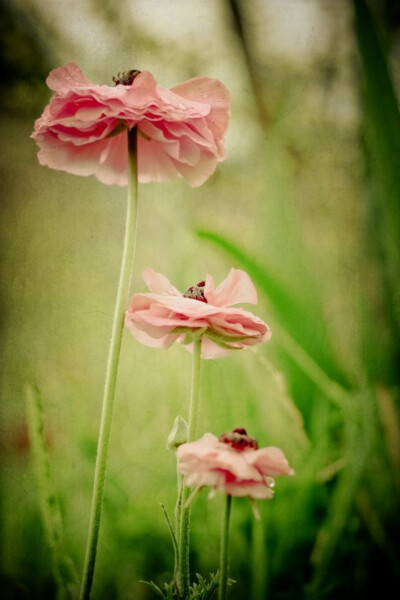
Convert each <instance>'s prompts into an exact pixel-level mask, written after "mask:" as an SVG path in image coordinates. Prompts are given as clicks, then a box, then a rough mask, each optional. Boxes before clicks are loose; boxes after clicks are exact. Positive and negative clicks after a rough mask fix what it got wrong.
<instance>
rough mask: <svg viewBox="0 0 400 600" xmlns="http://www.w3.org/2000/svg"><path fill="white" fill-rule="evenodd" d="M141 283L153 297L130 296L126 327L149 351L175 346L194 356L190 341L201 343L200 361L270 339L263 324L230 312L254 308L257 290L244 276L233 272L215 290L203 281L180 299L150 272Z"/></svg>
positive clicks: (158, 275)
mask: <svg viewBox="0 0 400 600" xmlns="http://www.w3.org/2000/svg"><path fill="white" fill-rule="evenodd" d="M143 279H144V280H145V282H146V284H147V286H148V288H149V289H150V292H151V293H149V294H135V295H134V296H133V298H132V299H131V302H130V305H129V309H128V310H127V312H126V316H125V325H126V327H128V329H130V331H131V332H132V333H133V335H134V336H135V337H136V338H137V339H138V340H139V341H140V342H142V343H143V344H146V345H147V346H152V347H155V348H169V347H170V346H171V345H172V344H173V343H174V342H179V343H181V344H184V345H185V347H186V348H188V350H192V347H193V340H194V339H198V338H199V337H202V358H217V357H220V356H225V355H227V354H229V353H230V351H231V350H235V349H240V348H247V347H249V346H254V345H255V344H258V343H259V342H264V341H266V340H268V339H269V338H270V337H271V332H270V330H269V327H268V325H266V324H265V323H264V321H262V320H261V319H259V318H258V317H256V316H254V315H253V314H252V313H251V312H248V311H246V310H243V309H241V308H232V307H230V305H232V304H237V303H238V302H250V303H251V304H256V303H257V292H256V290H255V287H254V285H253V284H252V282H251V280H250V277H249V276H248V275H247V273H245V272H244V271H240V270H238V269H231V270H230V272H229V275H228V277H227V278H226V279H225V280H224V281H223V282H222V283H220V285H219V286H218V287H217V288H215V287H214V281H213V278H212V277H211V276H210V275H207V277H206V279H205V281H201V282H200V283H198V284H197V285H194V286H191V287H189V288H188V290H187V291H186V292H185V293H184V294H181V293H180V292H179V291H178V290H177V289H176V288H175V287H174V286H173V285H171V283H170V282H169V281H168V279H167V278H166V277H165V275H162V274H161V273H156V272H155V271H153V270H152V269H146V270H145V271H144V273H143Z"/></svg>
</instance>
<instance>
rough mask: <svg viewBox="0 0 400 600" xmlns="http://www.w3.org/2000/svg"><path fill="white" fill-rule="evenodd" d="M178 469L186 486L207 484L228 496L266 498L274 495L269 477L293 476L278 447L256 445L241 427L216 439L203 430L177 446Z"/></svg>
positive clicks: (196, 486)
mask: <svg viewBox="0 0 400 600" xmlns="http://www.w3.org/2000/svg"><path fill="white" fill-rule="evenodd" d="M176 454H177V457H178V459H179V471H180V472H181V473H183V474H184V475H185V484H186V485H187V486H188V487H195V488H201V487H209V488H211V494H213V493H215V492H216V491H221V492H224V493H225V494H229V495H231V496H248V497H249V498H252V499H270V498H272V497H273V495H274V490H273V487H274V485H275V482H274V479H273V477H276V476H278V475H293V474H294V471H293V469H291V468H290V466H289V463H288V461H287V459H286V457H285V455H284V454H283V452H282V450H280V449H279V448H275V447H272V446H271V447H269V448H258V443H257V441H256V440H255V439H254V438H252V437H250V436H249V435H247V433H246V430H245V429H243V428H237V429H234V430H233V432H228V433H223V434H222V435H221V436H220V437H219V438H217V437H216V436H215V435H213V434H212V433H205V434H204V435H203V437H202V438H200V439H199V440H197V441H195V442H189V443H187V444H182V445H181V446H179V448H178V449H177V452H176Z"/></svg>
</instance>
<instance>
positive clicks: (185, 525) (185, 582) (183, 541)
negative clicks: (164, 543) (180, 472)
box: [178, 338, 201, 598]
mask: <svg viewBox="0 0 400 600" xmlns="http://www.w3.org/2000/svg"><path fill="white" fill-rule="evenodd" d="M200 365H201V338H200V339H198V340H196V341H195V342H194V348H193V367H192V390H191V395H190V407H189V424H188V442H192V441H193V440H194V439H195V438H196V432H197V418H198V412H199V398H200ZM189 494H190V489H189V488H188V487H186V486H184V485H183V486H182V492H181V496H182V504H181V526H180V540H179V577H178V581H179V588H180V590H179V591H180V594H181V596H182V598H187V597H188V593H189V586H190V567H189V538H190V505H189V506H186V502H187V500H188V498H189Z"/></svg>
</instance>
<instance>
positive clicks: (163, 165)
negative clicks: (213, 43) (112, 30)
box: [31, 63, 230, 186]
mask: <svg viewBox="0 0 400 600" xmlns="http://www.w3.org/2000/svg"><path fill="white" fill-rule="evenodd" d="M113 79H114V82H115V84H116V85H115V87H110V86H107V85H96V84H94V83H92V82H91V81H89V80H88V79H87V78H86V77H85V75H84V74H83V73H82V71H81V70H80V69H79V67H78V65H76V64H75V63H68V64H67V65H66V66H65V67H59V68H58V69H55V70H53V71H51V73H50V75H49V76H48V78H47V85H48V86H49V88H50V89H52V90H54V91H55V95H54V96H53V97H52V98H51V100H50V103H49V104H48V105H47V106H46V108H45V109H44V112H43V114H42V116H41V117H40V118H39V119H38V120H37V121H36V123H35V130H34V132H33V134H32V136H31V137H33V139H34V140H35V141H36V143H37V144H38V146H39V147H40V151H39V154H38V158H39V162H40V164H42V165H47V166H48V167H51V168H53V169H60V170H62V171H67V172H68V173H74V174H75V175H96V177H97V178H98V179H99V180H100V181H102V182H103V183H106V184H117V185H126V184H127V131H128V130H129V129H131V128H132V127H134V126H137V128H138V170H139V181H140V182H143V183H147V182H150V181H166V180H169V179H172V178H174V177H177V176H179V175H180V176H182V177H184V178H185V179H186V180H187V181H188V183H189V185H191V186H198V185H201V184H202V183H204V181H205V180H206V179H208V177H209V176H210V175H211V174H212V173H213V172H214V170H215V167H216V164H217V162H218V161H222V160H224V158H225V149H224V137H225V133H226V130H227V127H228V122H229V115H230V102H229V93H228V90H227V89H226V88H225V86H224V85H223V84H222V83H221V82H220V81H217V80H215V79H209V78H207V77H195V78H193V79H189V80H188V81H185V82H184V83H181V84H180V85H177V86H175V87H174V88H172V89H171V90H169V89H165V88H163V87H160V86H158V85H157V84H156V81H155V79H154V77H153V76H152V75H151V74H150V73H149V72H148V71H142V72H140V71H136V70H131V71H128V72H126V73H120V74H119V75H118V76H117V77H114V78H113Z"/></svg>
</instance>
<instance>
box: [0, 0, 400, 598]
mask: <svg viewBox="0 0 400 600" xmlns="http://www.w3.org/2000/svg"><path fill="white" fill-rule="evenodd" d="M399 25H400V12H399V10H398V4H397V3H396V2H395V1H392V2H391V1H390V0H386V1H383V0H379V1H378V0H374V1H372V0H371V2H368V3H367V2H365V1H364V0H353V1H347V0H335V1H329V0H324V1H318V0H284V1H282V0H281V1H280V0H251V1H247V2H246V1H244V0H241V1H240V0H226V1H224V0H201V1H200V0H186V1H185V0H174V1H173V2H172V1H167V0H164V1H162V0H137V1H134V0H130V1H128V0H121V1H120V2H113V1H111V0H69V2H64V1H63V0H2V1H1V19H0V37H1V59H2V70H1V88H0V92H1V93H0V101H1V117H0V132H1V140H2V152H1V157H0V168H1V179H2V198H1V209H2V216H1V221H0V230H1V276H2V279H1V282H2V286H1V287H2V289H1V311H2V335H1V339H2V341H1V351H2V352H1V355H2V356H1V371H2V380H1V396H2V420H1V434H2V442H1V453H0V460H1V472H2V489H1V540H2V541H1V580H0V581H1V583H0V587H1V592H0V593H1V597H2V598H4V599H7V600H8V599H20V598H29V599H42V598H52V597H55V594H56V592H55V583H54V577H53V575H52V569H51V560H50V555H49V549H48V545H47V543H46V538H45V535H44V530H43V525H42V521H41V515H40V510H39V503H38V493H37V492H38V490H37V485H36V482H35V479H34V476H33V469H32V456H31V452H30V444H29V439H28V435H27V426H26V405H25V389H26V385H27V384H31V385H35V386H37V387H38V389H39V390H40V394H41V397H42V402H43V408H44V420H45V431H46V438H47V441H48V447H49V453H50V462H51V476H52V481H53V485H54V490H55V493H56V495H57V497H58V499H59V503H60V507H61V511H62V516H63V527H64V542H63V544H64V552H65V556H68V557H69V558H70V560H71V561H72V562H73V564H74V565H75V570H76V571H77V573H78V576H80V573H81V569H82V564H83V553H84V547H85V541H86V533H87V527H88V518H89V510H90V497H91V490H92V481H93V469H94V461H95V448H96V439H97V432H98V427H99V420H100V411H101V397H102V387H103V378H104V368H105V363H106V355H107V349H108V340H109V334H110V327H111V320H112V313H113V305H114V296H115V290H116V285H117V280H118V273H119V264H120V257H121V252H122V238H123V230H124V216H125V190H124V189H122V188H117V187H107V186H104V185H102V184H101V183H99V182H98V181H97V180H96V179H95V178H94V177H89V178H80V177H75V176H72V175H68V174H66V173H62V172H57V171H52V170H50V169H47V168H44V167H40V166H39V164H38V162H37V158H36V152H37V149H36V148H35V145H34V143H33V141H32V140H30V139H29V136H30V133H31V131H32V129H33V123H34V119H35V118H37V117H38V116H39V115H40V114H41V112H42V110H43V108H44V106H45V104H46V103H47V101H48V99H49V97H50V92H49V90H48V89H47V88H46V86H45V78H46V76H47V74H48V72H49V71H50V70H51V69H52V68H54V67H56V66H59V65H62V64H65V63H67V62H68V61H70V60H74V61H76V62H77V63H78V64H79V65H80V67H81V68H82V70H83V71H84V72H85V74H86V75H87V76H88V77H89V79H92V80H93V81H95V82H96V83H107V84H111V79H112V76H113V75H115V74H116V73H117V72H118V71H121V70H126V69H130V68H138V69H140V70H144V69H147V70H149V71H151V72H152V73H153V74H154V76H155V78H156V79H157V81H158V82H159V84H160V85H162V86H164V87H170V86H173V85H175V84H177V83H179V82H181V81H183V80H185V79H187V78H190V77H193V76H196V75H207V76H210V77H216V78H218V79H220V80H221V81H223V82H224V83H225V85H226V86H227V87H228V88H229V90H230V92H231V97H232V120H231V125H230V129H229V134H228V136H227V153H228V159H227V160H226V162H224V163H221V164H220V165H219V166H218V168H217V171H216V173H215V174H214V175H213V176H212V177H211V178H210V179H209V180H208V181H207V182H206V183H205V184H204V185H203V186H202V187H200V188H196V189H191V188H189V187H188V186H187V185H186V183H185V182H184V181H182V180H176V181H172V182H169V183H165V184H147V185H142V186H140V205H139V228H138V240H137V255H136V265H135V272H134V276H133V282H132V289H133V290H135V291H144V290H145V286H144V283H143V281H142V278H141V272H142V271H143V269H144V268H146V267H148V266H151V267H152V268H154V269H155V270H158V271H161V272H163V273H165V274H166V275H167V276H168V277H169V278H170V279H171V281H172V282H173V283H174V284H175V285H176V286H177V287H178V288H180V289H182V290H185V289H186V288H187V287H188V286H189V285H192V284H194V283H196V282H197V281H199V280H200V279H202V278H204V275H205V274H206V273H210V274H212V275H213V276H214V278H215V280H216V281H217V282H219V281H221V280H222V279H223V278H225V276H226V274H227V272H228V271H229V269H230V268H231V267H232V266H234V267H236V268H244V269H245V270H246V271H248V272H249V273H250V275H251V277H252V278H253V280H254V282H255V284H256V287H257V288H258V290H259V305H258V307H256V308H254V309H253V310H254V312H256V314H258V315H260V316H261V317H262V318H264V319H265V320H266V321H267V322H268V323H269V324H270V326H271V328H272V331H273V338H272V340H271V341H270V342H269V343H268V344H264V345H263V346H262V347H259V348H258V349H254V350H253V349H252V350H247V351H243V352H239V353H237V354H234V355H232V356H230V357H227V358H224V359H219V360H215V361H206V362H204V363H203V371H202V392H201V395H202V403H201V410H200V423H199V426H200V427H199V429H200V431H201V432H204V431H211V432H213V433H215V434H216V435H219V434H220V433H221V432H222V431H225V430H229V429H233V428H234V427H237V426H241V427H245V428H246V429H247V430H248V432H249V433H250V434H251V435H253V436H255V437H257V438H258V440H259V443H260V445H261V446H266V445H278V446H280V447H281V448H282V449H283V450H284V452H285V454H286V455H287V456H288V458H289V460H290V462H291V464H292V465H293V466H294V468H295V470H296V476H295V477H293V478H282V479H280V480H279V481H278V482H277V485H276V496H275V498H274V499H273V500H272V501H271V502H264V503H262V502H259V511H260V513H261V520H260V521H256V520H255V519H254V517H253V514H252V510H251V506H250V504H249V502H248V501H247V500H245V499H237V500H235V502H234V504H233V520H232V555H231V576H232V578H233V579H235V580H236V583H235V584H234V585H233V586H232V588H231V589H230V598H232V600H234V599H238V600H239V599H240V600H243V599H247V598H249V599H251V600H262V599H266V598H268V599H271V600H272V599H274V600H283V599H287V600H290V599H293V600H294V599H296V600H298V599H299V598H304V599H307V600H308V599H311V598H312V599H333V598H338V597H340V598H342V599H343V600H345V599H347V598H351V599H352V600H355V599H356V598H367V597H370V596H372V595H374V596H375V595H376V594H377V593H380V591H381V589H382V582H383V581H384V582H386V584H388V585H389V587H390V586H397V588H398V585H399V579H400V568H399V563H398V562H397V558H396V557H397V556H398V550H399V547H398V546H399V543H398V542H399V533H400V527H399V525H400V523H399V511H398V509H399V502H398V500H399V487H400V424H399V388H398V383H399V370H398V366H399V361H398V358H399V343H398V342H399V303H400V291H399V281H400V280H399V260H400V252H399V242H400V236H399V230H400V219H399V211H400V177H399V173H400V171H399V167H400V159H399V147H400V144H399V140H400V136H399V131H400V126H399V112H398V103H397V100H396V89H397V92H398V90H399V85H400V69H399V58H400V37H399ZM249 308H250V307H249ZM190 369H191V355H190V354H189V353H188V352H186V350H185V349H184V348H183V347H181V346H177V347H172V348H171V349H170V350H168V351H162V350H153V349H150V348H147V347H143V346H140V345H139V344H138V343H137V342H136V340H135V339H133V337H132V336H131V335H130V334H129V332H125V334H124V339H123V346H122V355H121V365H120V372H119V377H118V386H117V397H116V406H115V417H114V423H113V431H112V437H111V447H110V457H109V468H108V474H107V483H106V490H105V501H104V512H103V521H102V527H101V534H100V543H99V551H98V563H97V570H96V575H95V584H94V594H93V597H94V598H98V599H104V600H113V599H120V598H121V599H126V600H128V599H134V600H136V599H137V600H142V599H143V600H144V599H146V600H147V599H149V600H150V599H151V598H154V597H155V596H154V594H152V592H151V591H150V590H148V589H147V588H145V586H144V585H143V584H141V583H140V580H143V579H147V580H149V579H152V580H154V581H155V582H157V584H159V585H162V583H163V581H168V580H170V578H171V576H172V569H173V551H172V547H171V543H170V539H169V534H168V530H167V527H166V523H165V519H164V515H163V513H162V510H161V507H160V504H161V503H163V504H164V505H165V507H166V510H167V511H168V513H169V514H170V516H171V517H172V515H173V507H174V502H175V485H176V484H175V457H174V454H173V452H171V451H167V450H166V438H167V436H168V433H169V431H170V429H171V427H172V424H173V421H174V418H175V416H176V415H177V414H181V415H182V416H184V417H185V416H186V415H187V404H188V397H189V393H190ZM206 496H207V494H206V492H205V491H203V492H202V493H201V494H200V495H199V496H198V497H197V498H196V499H195V501H194V503H193V513H192V515H193V517H192V522H193V529H192V541H193V547H192V569H193V572H199V573H201V574H203V575H207V574H208V573H209V572H210V571H211V572H215V571H216V569H217V567H218V552H219V529H220V519H221V513H222V508H223V498H222V497H219V496H217V497H216V498H214V499H213V500H207V497H206Z"/></svg>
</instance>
